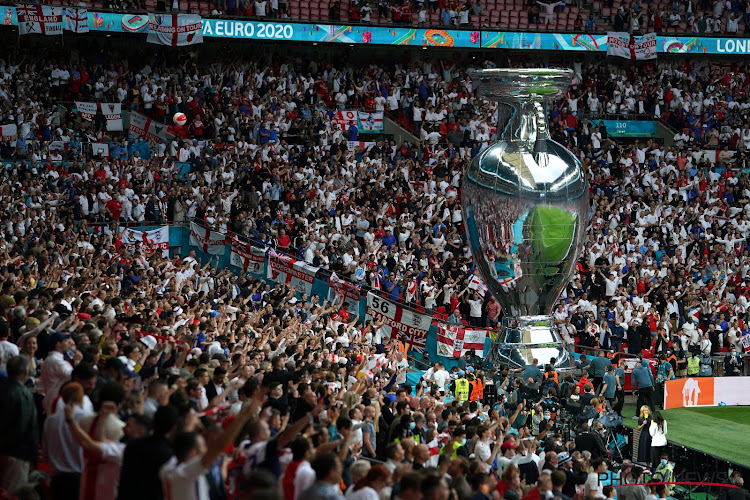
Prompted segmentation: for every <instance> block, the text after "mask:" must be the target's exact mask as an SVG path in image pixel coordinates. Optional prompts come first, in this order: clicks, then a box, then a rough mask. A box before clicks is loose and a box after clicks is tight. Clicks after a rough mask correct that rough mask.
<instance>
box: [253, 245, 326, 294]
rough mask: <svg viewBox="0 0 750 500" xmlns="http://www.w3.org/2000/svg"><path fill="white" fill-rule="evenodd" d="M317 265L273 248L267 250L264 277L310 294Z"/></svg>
mask: <svg viewBox="0 0 750 500" xmlns="http://www.w3.org/2000/svg"><path fill="white" fill-rule="evenodd" d="M318 269H319V268H318V267H315V266H311V265H310V264H308V263H306V262H305V261H302V260H297V259H293V258H292V257H289V256H288V255H284V254H280V253H278V252H276V250H274V249H273V248H272V249H270V250H269V251H268V267H267V268H266V277H267V278H268V279H270V280H273V281H275V282H277V283H282V284H284V285H287V286H289V287H291V288H294V289H295V290H297V291H298V292H299V293H306V294H308V295H310V293H311V292H312V286H313V282H314V281H315V274H316V273H317V272H318Z"/></svg>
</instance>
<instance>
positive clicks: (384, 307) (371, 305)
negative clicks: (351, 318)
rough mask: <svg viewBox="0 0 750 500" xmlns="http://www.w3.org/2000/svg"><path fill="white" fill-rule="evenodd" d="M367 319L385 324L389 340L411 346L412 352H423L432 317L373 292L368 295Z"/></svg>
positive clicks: (384, 327)
mask: <svg viewBox="0 0 750 500" xmlns="http://www.w3.org/2000/svg"><path fill="white" fill-rule="evenodd" d="M366 317H367V318H368V319H372V320H375V321H382V322H383V323H384V325H383V329H384V330H385V331H387V332H389V333H390V335H389V338H390V339H392V340H399V341H402V342H405V343H406V344H408V345H409V347H410V349H411V350H414V351H419V352H421V351H423V350H424V348H425V344H426V343H427V331H428V330H429V329H430V325H431V324H432V317H431V316H429V315H427V314H421V313H419V312H417V311H413V310H411V309H407V308H405V307H403V306H401V305H400V304H397V303H395V302H392V301H390V300H388V299H384V298H383V297H380V296H379V295H376V294H374V293H372V292H370V293H368V294H367V312H366Z"/></svg>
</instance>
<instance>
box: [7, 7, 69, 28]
mask: <svg viewBox="0 0 750 500" xmlns="http://www.w3.org/2000/svg"><path fill="white" fill-rule="evenodd" d="M17 9H18V10H17V14H18V33H19V34H20V35H29V34H37V35H62V34H63V11H62V7H49V6H47V5H20V6H18V7H17Z"/></svg>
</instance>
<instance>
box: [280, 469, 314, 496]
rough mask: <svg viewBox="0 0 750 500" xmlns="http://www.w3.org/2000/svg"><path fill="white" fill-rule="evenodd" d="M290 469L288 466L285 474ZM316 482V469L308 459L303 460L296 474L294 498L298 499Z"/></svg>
mask: <svg viewBox="0 0 750 500" xmlns="http://www.w3.org/2000/svg"><path fill="white" fill-rule="evenodd" d="M287 471H289V469H288V468H287V469H286V471H285V472H284V474H286V472H287ZM281 482H282V484H283V482H284V476H283V475H282V476H281ZM314 482H315V471H314V470H313V468H312V467H311V466H310V462H308V461H307V460H304V461H302V462H301V463H300V464H299V466H298V467H297V470H296V471H295V474H294V500H298V499H299V498H300V496H301V495H302V492H303V491H305V490H306V489H307V488H309V487H310V486H312V484H313V483H314Z"/></svg>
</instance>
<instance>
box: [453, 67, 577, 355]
mask: <svg viewBox="0 0 750 500" xmlns="http://www.w3.org/2000/svg"><path fill="white" fill-rule="evenodd" d="M473 76H474V79H475V80H478V81H479V89H478V92H479V96H480V97H484V98H486V99H491V100H495V101H498V108H499V109H498V125H497V130H498V137H499V141H498V142H496V143H494V144H492V145H490V146H489V147H488V148H486V149H485V150H483V151H482V152H480V153H479V154H478V155H477V156H476V157H475V158H474V160H473V161H472V162H471V165H470V166H469V168H468V169H467V170H466V172H465V174H464V180H463V192H462V204H463V210H464V220H465V221H466V225H467V231H468V236H469V243H470V245H471V250H472V253H473V255H474V259H475V260H476V263H477V266H478V267H479V269H480V271H481V273H482V275H483V277H484V279H485V281H486V282H487V286H488V287H489V289H490V291H491V292H492V293H493V294H494V295H495V297H496V298H497V299H498V301H499V302H500V304H501V305H502V307H503V310H504V314H505V316H504V318H503V327H502V329H501V330H500V332H499V336H498V341H497V346H498V349H497V352H496V353H494V355H496V356H497V358H498V361H499V362H501V363H505V364H509V365H511V366H522V365H525V364H531V361H532V359H533V358H536V359H537V360H538V361H539V362H540V363H542V364H544V363H548V362H550V360H552V358H555V361H556V365H557V366H558V367H566V366H567V365H568V364H569V356H568V353H567V351H566V350H565V349H564V347H563V345H562V341H561V340H560V337H559V335H558V333H557V332H556V330H555V329H554V327H552V326H551V321H550V314H551V312H552V308H553V307H554V304H555V301H556V300H557V298H558V296H559V295H560V292H561V291H562V289H563V287H564V286H565V285H566V284H567V282H568V280H569V279H570V276H571V274H572V272H573V269H574V267H575V264H576V262H577V260H578V256H579V252H580V249H581V247H582V243H583V239H584V233H585V229H586V219H587V215H588V209H589V200H588V187H587V185H586V178H585V176H584V172H583V168H582V166H581V164H580V162H579V161H578V159H577V158H576V157H575V156H573V154H572V153H571V152H570V151H568V150H567V149H566V148H565V147H563V146H562V145H560V144H558V143H557V142H555V141H553V140H552V139H550V137H549V133H548V130H547V124H546V119H545V111H544V108H543V106H542V102H543V101H546V100H554V99H558V98H560V97H562V96H563V95H564V94H565V92H566V91H567V88H568V86H569V85H570V82H571V80H572V76H573V72H572V71H571V70H553V69H512V70H511V69H491V70H481V71H477V72H475V73H474V74H473ZM510 344H516V345H510Z"/></svg>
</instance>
